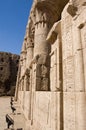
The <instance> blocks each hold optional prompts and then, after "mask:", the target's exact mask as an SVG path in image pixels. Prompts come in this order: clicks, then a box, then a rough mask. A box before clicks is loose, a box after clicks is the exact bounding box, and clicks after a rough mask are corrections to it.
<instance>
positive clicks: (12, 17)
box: [0, 0, 33, 54]
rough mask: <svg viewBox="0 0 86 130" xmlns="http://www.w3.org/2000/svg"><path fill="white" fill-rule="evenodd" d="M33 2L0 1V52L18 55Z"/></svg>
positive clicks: (30, 0)
mask: <svg viewBox="0 0 86 130" xmlns="http://www.w3.org/2000/svg"><path fill="white" fill-rule="evenodd" d="M32 2H33V0H0V51H4V52H11V53H14V54H20V51H21V47H22V42H23V39H24V35H25V30H26V24H27V20H28V16H29V11H30V8H31V5H32Z"/></svg>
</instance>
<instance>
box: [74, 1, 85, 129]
mask: <svg viewBox="0 0 86 130" xmlns="http://www.w3.org/2000/svg"><path fill="white" fill-rule="evenodd" d="M74 2H75V1H74ZM84 2H85V1H84V0H83V1H80V3H78V1H76V2H75V3H74V4H75V5H76V6H77V9H78V12H77V14H79V16H78V17H77V18H76V19H74V21H73V34H74V32H75V34H76V35H74V36H73V37H74V54H75V58H74V64H75V91H76V112H75V114H76V129H78V130H82V129H83V130H85V129H86V116H85V115H86V89H85V88H86V87H85V86H86V64H85V63H86V56H85V50H86V46H85V44H86V40H85V37H86V18H85V15H86V9H85V5H84ZM77 3H78V4H77Z"/></svg>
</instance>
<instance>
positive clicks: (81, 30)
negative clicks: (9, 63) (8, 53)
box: [15, 0, 86, 130]
mask: <svg viewBox="0 0 86 130" xmlns="http://www.w3.org/2000/svg"><path fill="white" fill-rule="evenodd" d="M67 2H68V1H59V0H58V1H56V0H51V1H48V0H39V1H37V0H35V1H34V3H33V6H32V9H31V14H30V18H29V22H28V25H27V28H26V35H25V39H24V43H23V48H22V52H21V60H20V61H21V62H20V71H19V72H20V73H19V74H18V78H17V86H16V94H15V97H16V99H17V100H18V101H19V102H20V105H21V108H22V110H23V112H24V115H25V117H26V119H27V120H28V122H29V123H28V129H31V130H32V129H34V130H44V129H45V130H85V129H86V123H85V122H86V116H85V115H86V101H85V99H86V65H85V64H86V56H85V49H86V46H85V44H86V2H85V0H82V1H79V0H73V1H71V0H70V1H69V3H68V4H67ZM65 4H66V6H65ZM64 6H65V7H64ZM51 7H52V8H51ZM53 7H54V8H53ZM28 58H29V59H28ZM27 70H28V71H27ZM26 72H28V73H26Z"/></svg>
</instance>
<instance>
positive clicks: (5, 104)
mask: <svg viewBox="0 0 86 130" xmlns="http://www.w3.org/2000/svg"><path fill="white" fill-rule="evenodd" d="M14 106H15V108H16V112H15V114H13V113H12V111H11V108H10V97H0V130H5V129H6V128H7V123H6V119H5V115H6V114H9V116H10V117H11V118H12V119H13V120H14V126H13V127H12V128H14V129H15V130H16V129H17V128H23V130H26V125H25V122H26V119H25V118H24V115H23V114H22V111H21V108H20V107H19V105H18V103H16V102H14Z"/></svg>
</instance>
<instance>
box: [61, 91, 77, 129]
mask: <svg viewBox="0 0 86 130" xmlns="http://www.w3.org/2000/svg"><path fill="white" fill-rule="evenodd" d="M63 98H64V110H63V111H64V116H63V117H64V130H76V128H75V93H73V92H72V93H71V92H66V93H64V94H63Z"/></svg>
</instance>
